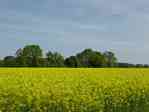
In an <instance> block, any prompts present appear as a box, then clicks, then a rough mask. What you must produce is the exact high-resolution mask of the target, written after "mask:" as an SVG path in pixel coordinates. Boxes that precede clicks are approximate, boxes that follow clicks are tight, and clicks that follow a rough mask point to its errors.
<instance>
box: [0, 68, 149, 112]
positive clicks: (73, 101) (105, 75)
mask: <svg viewBox="0 0 149 112" xmlns="http://www.w3.org/2000/svg"><path fill="white" fill-rule="evenodd" d="M0 112H149V69H83V68H82V69H67V68H59V69H57V68H52V69H46V68H37V69H35V68H30V69H28V68H20V69H19V68H18V69H17V68H13V69H12V68H1V69H0Z"/></svg>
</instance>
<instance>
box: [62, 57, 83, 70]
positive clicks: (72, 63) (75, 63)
mask: <svg viewBox="0 0 149 112" xmlns="http://www.w3.org/2000/svg"><path fill="white" fill-rule="evenodd" d="M64 63H65V65H66V66H67V67H73V68H77V67H80V62H79V59H78V58H77V57H76V56H70V57H68V58H66V59H65V62H64Z"/></svg>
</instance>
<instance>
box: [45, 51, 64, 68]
mask: <svg viewBox="0 0 149 112" xmlns="http://www.w3.org/2000/svg"><path fill="white" fill-rule="evenodd" d="M46 58H47V63H48V66H49V67H63V66H64V57H63V56H62V55H61V54H60V53H58V52H54V53H52V52H50V51H49V52H48V53H47V54H46Z"/></svg>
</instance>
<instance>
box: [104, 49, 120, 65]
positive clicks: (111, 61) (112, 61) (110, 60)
mask: <svg viewBox="0 0 149 112" xmlns="http://www.w3.org/2000/svg"><path fill="white" fill-rule="evenodd" d="M104 57H105V59H106V63H107V66H108V67H114V66H117V58H116V57H115V54H114V53H113V52H110V51H106V52H104Z"/></svg>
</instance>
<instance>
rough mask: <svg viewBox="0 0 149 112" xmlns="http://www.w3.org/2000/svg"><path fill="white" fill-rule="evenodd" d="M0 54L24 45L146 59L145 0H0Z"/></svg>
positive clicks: (148, 26) (148, 13) (148, 23)
mask: <svg viewBox="0 0 149 112" xmlns="http://www.w3.org/2000/svg"><path fill="white" fill-rule="evenodd" d="M0 39H1V40H0V57H1V58H2V57H4V56H6V55H13V54H14V53H15V51H16V49H17V48H22V47H23V46H24V45H26V44H39V45H41V47H42V48H43V49H44V50H45V51H48V50H52V51H58V52H61V53H63V54H64V55H65V56H69V55H72V54H75V53H77V52H80V51H81V50H83V49H84V48H93V49H95V50H100V51H105V50H111V51H113V52H115V53H116V55H117V57H118V58H119V60H120V61H123V62H132V63H149V59H148V57H149V1H148V0H0Z"/></svg>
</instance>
